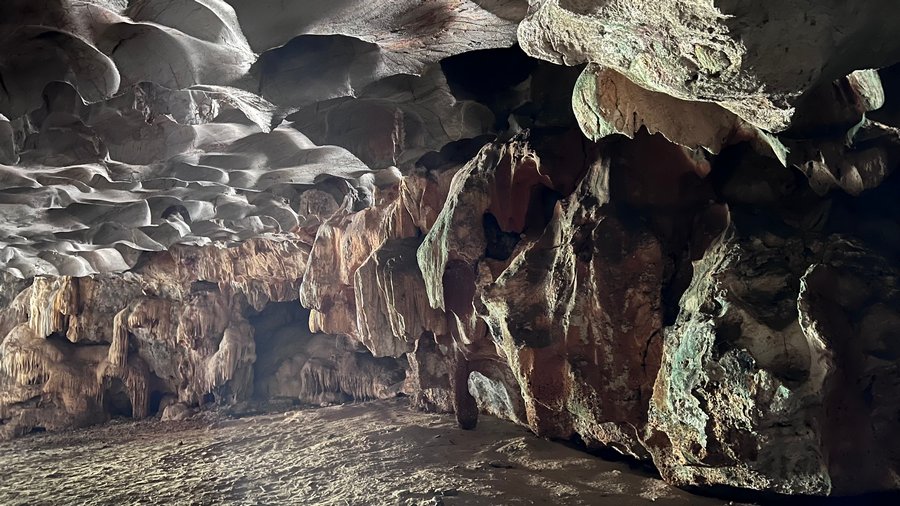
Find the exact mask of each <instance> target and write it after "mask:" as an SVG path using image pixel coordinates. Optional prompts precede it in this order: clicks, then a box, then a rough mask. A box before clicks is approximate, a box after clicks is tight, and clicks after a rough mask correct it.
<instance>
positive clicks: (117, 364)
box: [109, 308, 130, 370]
mask: <svg viewBox="0 0 900 506" xmlns="http://www.w3.org/2000/svg"><path fill="white" fill-rule="evenodd" d="M129 313H130V309H128V308H126V309H123V310H121V311H119V312H118V313H116V316H115V317H114V318H113V339H112V344H111V345H110V347H109V363H110V365H111V366H112V367H113V368H115V369H117V370H122V369H124V367H125V365H126V363H127V361H128V317H129Z"/></svg>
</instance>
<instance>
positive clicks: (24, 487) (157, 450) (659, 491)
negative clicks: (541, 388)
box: [0, 399, 724, 505]
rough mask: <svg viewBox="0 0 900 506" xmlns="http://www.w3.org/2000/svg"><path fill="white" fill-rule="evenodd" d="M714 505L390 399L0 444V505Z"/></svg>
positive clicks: (555, 448)
mask: <svg viewBox="0 0 900 506" xmlns="http://www.w3.org/2000/svg"><path fill="white" fill-rule="evenodd" d="M651 502H652V503H654V504H658V505H669V504H683V505H688V504H691V505H703V504H723V503H724V502H723V501H717V500H713V499H707V498H701V497H697V496H692V495H689V494H687V493H686V492H683V491H681V490H678V489H675V488H672V487H669V486H667V485H666V484H665V483H663V482H662V481H660V480H659V479H657V478H654V477H651V476H647V475H644V474H641V473H639V472H638V471H633V470H631V469H630V468H629V467H628V466H627V465H626V464H624V463H618V462H608V461H604V460H601V459H599V458H596V457H593V456H591V455H588V454H586V453H584V452H581V451H578V450H576V449H573V448H570V447H567V446H565V445H562V444H559V443H554V442H550V441H545V440H541V439H539V438H536V437H534V436H533V435H531V433H530V432H528V431H527V430H526V429H524V428H522V427H519V426H516V425H513V424H511V423H508V422H505V421H501V420H497V419H494V418H491V417H485V416H482V417H481V419H480V421H479V425H478V428H477V429H476V430H474V431H468V432H466V431H461V430H459V429H458V428H456V426H455V422H454V419H453V418H452V417H451V416H446V415H436V414H428V413H420V412H416V411H412V410H410V409H409V408H408V407H407V406H406V404H405V402H404V401H403V400H401V399H398V400H391V401H382V402H372V403H364V404H350V405H343V406H334V407H328V408H320V409H305V410H298V411H290V412H286V413H280V414H269V415H257V416H249V417H244V418H228V417H224V416H214V415H211V414H209V413H207V414H204V415H200V416H198V417H196V418H195V419H190V420H185V421H178V422H160V421H156V420H149V421H141V422H113V423H110V424H107V425H104V426H99V427H94V428H90V429H83V430H78V431H71V432H66V433H59V434H49V433H48V434H36V435H33V436H28V437H25V438H22V439H19V440H15V441H12V442H5V443H2V444H0V504H4V505H10V504H86V503H89V504H334V505H345V504H351V505H373V504H400V505H420V504H421V505H431V504H445V505H455V504H467V505H468V504H486V505H487V504H489V505H506V504H567V505H568V504H572V505H577V504H593V505H598V504H599V505H603V504H609V505H630V504H649V503H651Z"/></svg>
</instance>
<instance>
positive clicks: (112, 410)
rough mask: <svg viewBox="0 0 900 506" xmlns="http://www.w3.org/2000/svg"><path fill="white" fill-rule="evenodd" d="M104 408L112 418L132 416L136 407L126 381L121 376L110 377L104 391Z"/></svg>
mask: <svg viewBox="0 0 900 506" xmlns="http://www.w3.org/2000/svg"><path fill="white" fill-rule="evenodd" d="M103 410H104V411H105V412H106V413H107V414H108V415H109V417H110V418H131V417H133V416H134V409H133V407H132V405H131V397H129V395H128V391H127V390H126V388H125V383H124V382H122V380H121V379H119V378H108V379H107V383H106V389H105V390H104V391H103Z"/></svg>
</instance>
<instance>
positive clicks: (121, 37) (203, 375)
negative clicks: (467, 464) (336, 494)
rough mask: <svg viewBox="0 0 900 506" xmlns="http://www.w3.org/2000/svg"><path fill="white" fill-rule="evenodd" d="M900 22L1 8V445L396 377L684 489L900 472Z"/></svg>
mask: <svg viewBox="0 0 900 506" xmlns="http://www.w3.org/2000/svg"><path fill="white" fill-rule="evenodd" d="M745 4H746V5H745ZM898 18H900V10H898V9H897V8H896V7H895V6H893V5H892V4H891V2H887V1H883V2H870V3H869V4H867V5H865V6H860V5H856V4H853V3H852V2H849V3H848V2H839V1H827V2H811V1H806V0H796V1H791V2H787V3H784V2H770V1H764V2H761V3H760V2H757V3H753V5H750V4H749V3H747V2H744V3H741V2H733V1H727V0H715V1H712V0H711V1H707V2H699V1H696V0H665V1H654V2H650V1H635V0H629V1H620V0H610V1H602V2H601V1H594V2H590V1H586V0H537V1H535V0H532V1H528V2H526V1H524V0H522V1H518V0H480V1H475V0H465V1H435V2H411V1H399V2H392V1H374V2H359V1H355V0H340V1H333V2H325V3H323V2H313V1H302V2H295V3H293V4H291V5H289V6H286V5H285V4H284V2H271V1H265V2H256V1H254V2H250V1H243V0H229V1H225V0H177V1H173V0H140V1H127V0H105V1H101V0H94V1H80V2H79V1H74V0H42V1H40V2H29V1H18V0H17V1H7V2H6V3H4V4H3V6H0V47H2V48H3V51H2V52H0V219H2V228H0V437H15V436H19V435H22V434H26V433H29V432H31V431H36V430H62V429H66V428H70V427H78V426H84V425H88V424H93V423H99V422H103V421H105V420H108V419H109V418H112V417H121V416H128V417H134V418H142V417H148V416H162V417H163V418H179V417H184V416H189V415H190V413H192V412H193V410H194V409H196V408H198V407H201V406H204V405H208V404H211V403H215V404H218V405H224V406H229V407H230V408H231V409H235V410H241V409H245V410H246V409H257V408H258V409H265V408H266V407H271V406H282V405H284V404H295V403H296V404H300V403H303V404H314V405H318V404H323V403H341V402H349V401H362V400H369V399H382V398H387V397H392V396H397V395H407V396H410V397H411V398H412V400H413V403H414V404H415V406H417V407H418V408H421V409H428V410H436V411H444V412H454V413H455V414H456V417H457V419H458V421H459V423H460V425H462V426H463V427H466V428H473V427H475V426H476V423H477V417H478V414H479V412H483V413H490V414H493V415H495V416H499V417H503V418H508V419H510V420H512V421H514V422H517V423H520V424H522V425H525V426H527V427H529V428H530V429H531V430H533V431H534V432H535V433H537V434H539V435H541V436H546V437H553V438H562V439H577V440H579V441H581V442H583V443H584V444H585V445H587V446H588V447H589V448H604V449H611V450H615V451H617V452H619V453H621V454H624V455H627V456H629V457H630V458H633V459H637V460H639V461H643V462H645V463H648V464H652V465H654V466H655V467H656V468H657V469H658V470H659V471H660V473H661V475H662V476H663V478H664V479H666V480H667V481H668V482H670V483H673V484H676V485H679V486H690V487H700V488H703V487H721V486H725V487H736V488H743V489H751V490H755V491H763V492H776V493H783V494H804V495H843V494H854V493H862V492H870V491H887V490H897V489H898V488H900V478H898V476H900V440H898V439H897V438H896V437H895V436H894V434H895V433H896V431H897V430H898V429H900V422H898V420H897V417H896V413H897V411H898V409H900V407H898V405H897V404H898V401H897V400H896V399H897V397H898V393H900V334H898V330H897V329H898V328H900V281H898V280H900V240H898V239H897V237H898V233H897V232H898V230H900V205H898V204H897V200H896V195H897V191H900V179H898V178H900V176H898V174H896V173H895V172H896V171H895V168H896V166H897V164H898V163H900V130H898V128H900V107H898V105H897V104H898V102H897V101H898V100H900V79H898V77H897V76H898V75H900V74H898V68H900V66H897V65H896V64H897V62H898V61H900V44H898V43H897V42H896V38H895V37H891V36H888V34H890V33H891V32H890V29H891V28H893V26H894V25H895V23H893V21H896V20H897V19H898ZM847 20H849V21H847ZM845 21H846V23H845ZM520 48H521V49H520ZM892 65H893V66H892Z"/></svg>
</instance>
